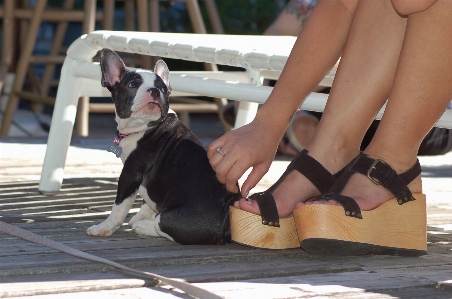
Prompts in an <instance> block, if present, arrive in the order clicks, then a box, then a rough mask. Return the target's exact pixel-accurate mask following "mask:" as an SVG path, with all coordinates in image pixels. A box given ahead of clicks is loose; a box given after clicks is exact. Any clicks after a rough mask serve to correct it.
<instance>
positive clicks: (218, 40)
mask: <svg viewBox="0 0 452 299" xmlns="http://www.w3.org/2000/svg"><path fill="white" fill-rule="evenodd" d="M294 42H295V37H288V36H244V35H209V34H186V33H184V34H178V33H148V32H120V31H94V32H92V33H90V34H87V35H83V36H82V37H80V38H79V39H77V40H76V41H75V42H74V43H73V44H72V45H71V46H70V47H69V49H68V51H67V58H66V59H65V62H64V64H63V68H62V73H61V77H60V85H59V88H58V92H57V98H56V103H55V108H54V113H53V117H52V123H51V128H50V133H49V139H48V142H47V151H46V155H45V159H44V165H43V168H42V173H41V180H40V184H39V190H41V191H45V192H54V191H59V190H60V187H61V183H62V181H63V176H64V164H65V161H66V154H67V150H68V147H69V143H70V140H71V136H72V129H73V126H74V121H75V115H76V111H77V103H78V98H79V97H81V96H89V97H93V96H96V97H99V96H103V97H109V96H110V94H109V92H108V91H107V90H106V89H105V88H102V87H101V84H100V78H101V72H100V68H99V64H98V63H93V62H91V59H92V58H93V57H94V56H95V55H96V54H97V52H98V51H99V50H100V49H102V48H110V49H113V50H115V51H120V52H129V53H138V54H143V55H155V56H160V57H164V58H175V59H183V60H191V61H199V62H208V63H215V64H222V65H231V66H236V67H242V68H244V69H246V70H248V71H249V73H250V76H251V80H250V82H249V83H248V82H247V77H246V76H243V74H241V75H237V76H235V77H231V74H223V76H222V75H221V74H218V73H217V74H212V73H211V74H210V75H209V73H208V72H205V73H203V74H199V73H198V74H192V75H190V74H189V73H183V74H181V73H177V72H172V73H171V84H172V87H173V90H174V91H175V92H181V93H185V94H186V93H188V94H199V95H205V96H211V97H218V98H228V99H231V100H238V101H243V102H246V103H244V104H241V105H240V108H239V112H238V121H237V124H236V125H239V126H240V125H243V124H246V123H248V122H250V121H251V120H252V118H253V117H254V115H255V113H256V111H257V105H258V104H259V103H264V102H265V101H266V99H267V98H268V96H269V95H270V92H271V90H272V88H271V87H266V86H262V85H261V84H260V80H261V77H262V76H268V77H270V78H273V79H277V77H278V76H279V74H280V72H281V71H282V69H283V67H284V65H285V63H286V61H287V58H288V56H289V54H290V51H291V49H292V46H293V44H294ZM334 74H335V72H334V71H332V72H331V73H330V74H329V75H328V76H327V77H326V78H325V79H324V80H323V81H322V85H324V86H330V85H331V83H332V79H333V78H334ZM326 100H327V95H325V94H317V93H311V94H310V95H309V96H308V97H307V99H306V100H305V102H304V103H303V105H302V106H301V108H302V109H306V110H312V111H323V109H324V107H325V103H326ZM451 114H452V111H450V110H449V111H446V112H445V114H444V115H443V117H442V118H441V119H440V121H438V123H437V124H436V126H438V127H446V128H452V115H451ZM381 115H382V111H381V112H380V113H379V115H378V118H379V117H381Z"/></svg>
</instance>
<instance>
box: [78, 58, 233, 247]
mask: <svg viewBox="0 0 452 299" xmlns="http://www.w3.org/2000/svg"><path fill="white" fill-rule="evenodd" d="M100 66H101V70H102V86H104V87H106V88H107V89H108V90H109V91H110V92H111V95H112V99H113V102H114V104H115V110H116V122H117V123H118V126H117V130H118V134H117V135H118V136H117V138H116V139H115V143H116V144H117V146H113V147H115V149H114V151H117V154H118V155H120V157H121V160H122V162H123V164H124V167H123V169H122V172H121V175H120V177H119V181H118V190H117V195H116V200H115V203H114V205H113V209H112V212H111V214H110V216H109V217H108V218H107V219H106V220H105V221H103V222H102V223H100V224H98V225H94V226H91V227H90V228H88V230H87V234H88V235H92V236H110V235H111V234H113V232H115V231H116V230H117V229H118V228H119V227H120V225H122V223H123V222H124V220H125V218H126V216H127V214H128V212H129V210H130V208H131V207H132V204H133V202H134V201H135V197H136V195H137V193H138V192H139V193H140V195H141V196H142V197H143V199H144V203H143V205H142V207H141V209H140V211H139V212H138V213H137V214H136V215H135V216H133V217H132V218H131V220H130V221H129V225H131V226H132V228H133V230H134V231H135V232H136V233H138V234H143V235H150V236H163V237H166V238H168V239H170V240H173V241H175V242H178V243H181V244H224V243H226V242H229V241H230V232H229V206H230V205H231V204H232V203H233V202H234V201H235V200H238V199H239V198H240V197H239V194H233V193H230V192H228V191H227V190H226V187H225V186H224V185H222V184H221V183H219V182H218V180H217V178H216V175H215V172H214V171H213V170H212V168H211V166H210V164H209V161H208V159H207V153H206V149H205V148H204V147H203V145H202V144H201V142H200V141H199V140H198V139H197V138H196V136H195V135H194V134H193V133H192V132H191V131H190V130H189V129H187V128H186V127H185V126H184V125H183V124H182V123H181V122H180V121H179V120H178V118H177V116H176V115H175V114H174V112H172V111H171V110H169V102H168V96H169V95H170V93H171V85H170V82H169V70H168V67H167V66H166V64H165V62H163V61H162V60H159V61H158V62H157V63H156V65H155V69H154V72H151V71H147V70H137V71H129V70H127V69H126V68H125V65H124V62H123V61H122V60H121V58H120V57H119V56H118V55H117V54H116V53H115V52H114V51H112V50H110V49H102V50H101V52H100Z"/></svg>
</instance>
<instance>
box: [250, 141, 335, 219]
mask: <svg viewBox="0 0 452 299" xmlns="http://www.w3.org/2000/svg"><path fill="white" fill-rule="evenodd" d="M292 170H297V171H298V172H300V173H301V174H302V175H304V176H305V177H306V178H307V179H308V180H310V181H311V182H312V183H313V184H314V186H315V187H316V188H317V189H319V191H320V193H324V192H326V191H328V189H329V188H330V187H331V185H332V184H333V183H334V181H335V180H336V175H337V174H336V175H332V174H331V173H330V172H329V171H328V170H326V169H325V167H323V166H322V164H320V163H319V162H318V161H317V160H315V159H314V158H312V157H311V156H309V155H308V151H307V150H302V151H301V152H300V153H299V154H298V155H297V156H296V157H295V158H294V159H293V160H292V162H291V163H290V164H289V166H287V169H286V171H285V172H284V173H283V174H282V176H281V177H280V178H279V180H278V181H277V182H276V183H275V184H273V185H272V186H271V187H270V188H268V189H267V190H266V191H264V192H259V193H255V194H253V195H251V196H250V199H252V200H255V201H256V202H257V205H258V206H259V210H260V212H261V217H262V224H264V225H269V226H276V227H279V216H278V209H277V207H276V202H275V199H274V197H273V195H272V192H273V190H274V189H276V187H278V185H279V184H280V183H281V182H282V181H283V180H284V178H285V177H286V176H287V175H288V174H289V173H290V172H292Z"/></svg>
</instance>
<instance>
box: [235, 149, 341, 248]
mask: <svg viewBox="0 0 452 299" xmlns="http://www.w3.org/2000/svg"><path fill="white" fill-rule="evenodd" d="M293 170H297V171H298V172H300V173H301V174H303V175H304V176H305V177H306V178H307V179H309V180H310V181H311V182H312V183H313V184H314V185H315V186H316V187H317V189H319V191H320V192H321V193H324V192H326V191H327V190H328V189H329V188H330V187H331V185H332V184H333V183H334V181H335V180H336V178H337V177H338V176H339V174H337V175H332V174H331V173H330V172H329V171H328V170H326V169H325V168H324V167H323V166H322V165H321V164H320V163H319V162H317V161H316V160H315V159H314V158H312V157H311V156H309V155H308V151H307V150H303V151H301V152H300V153H299V154H298V155H297V156H296V157H295V158H294V159H293V160H292V162H291V163H290V164H289V166H287V169H286V171H285V172H284V173H283V174H282V176H281V177H280V178H279V180H278V181H277V182H276V183H275V184H274V185H273V186H271V187H270V188H269V189H268V190H266V191H264V192H260V193H256V194H253V195H252V196H251V197H250V199H253V200H255V201H256V202H257V204H258V206H259V209H260V212H261V215H256V214H253V213H250V212H246V211H244V210H241V209H238V208H235V207H234V206H231V207H230V208H229V214H230V224H231V225H230V226H231V238H232V241H233V242H235V243H239V244H242V245H247V246H251V247H258V248H268V249H286V248H298V247H299V246H300V243H299V242H298V237H297V231H296V227H295V222H294V218H293V216H289V217H287V218H283V219H279V216H278V210H277V207H276V203H275V199H274V198H273V195H272V192H273V191H274V190H275V189H276V188H277V187H278V186H279V184H280V183H281V182H282V181H283V180H284V178H285V177H286V176H287V175H288V174H289V173H290V172H292V171H293Z"/></svg>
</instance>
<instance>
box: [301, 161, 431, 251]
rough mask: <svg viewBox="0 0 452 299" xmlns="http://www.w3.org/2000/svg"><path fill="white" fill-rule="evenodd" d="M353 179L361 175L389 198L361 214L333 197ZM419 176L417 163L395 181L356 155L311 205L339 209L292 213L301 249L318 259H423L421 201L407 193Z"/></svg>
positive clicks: (384, 167) (379, 165)
mask: <svg viewBox="0 0 452 299" xmlns="http://www.w3.org/2000/svg"><path fill="white" fill-rule="evenodd" d="M355 173H361V174H364V175H367V177H368V178H369V179H370V180H372V182H374V183H375V184H378V185H382V186H383V187H384V188H386V189H387V190H389V191H391V193H392V194H393V195H394V198H393V199H391V200H389V201H387V202H385V203H383V204H382V205H380V206H378V207H377V208H375V209H373V210H371V211H361V209H360V208H359V206H358V204H357V203H356V201H355V200H354V199H352V198H350V197H347V196H343V195H340V194H339V193H340V192H341V191H342V189H343V188H344V187H345V185H346V183H347V182H348V180H349V179H350V177H351V176H352V175H353V174H355ZM420 173H421V167H420V165H419V161H418V162H417V163H416V164H415V165H414V166H413V167H412V168H411V169H409V170H408V171H406V172H405V173H403V174H400V175H398V174H397V173H396V172H395V171H394V170H393V169H392V168H391V167H390V166H389V165H388V164H387V163H385V162H384V161H382V160H374V159H372V158H370V157H368V156H367V155H365V154H363V153H361V154H360V155H359V156H358V157H357V158H356V159H354V160H353V161H352V162H350V163H349V165H348V166H347V167H346V169H345V171H344V173H343V174H342V176H341V177H340V178H338V179H337V180H336V182H335V183H334V184H333V186H332V187H331V188H330V190H329V191H328V192H327V193H325V194H323V195H321V196H319V197H317V198H315V199H313V200H314V201H315V200H321V201H325V200H326V201H328V200H334V201H336V202H337V203H338V204H339V205H327V204H311V205H303V206H301V207H298V208H296V209H295V210H294V219H295V223H296V226H297V230H298V238H299V241H300V246H301V248H302V249H304V250H305V251H307V252H309V253H312V254H321V255H368V254H388V255H407V256H419V255H422V254H425V253H426V250H427V220H426V218H427V217H426V198H425V195H424V194H422V193H419V194H412V193H411V192H410V190H409V189H408V187H407V184H408V183H410V182H411V181H412V180H414V179H415V178H416V177H417V176H418V175H419V174H420ZM298 228H299V229H298Z"/></svg>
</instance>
